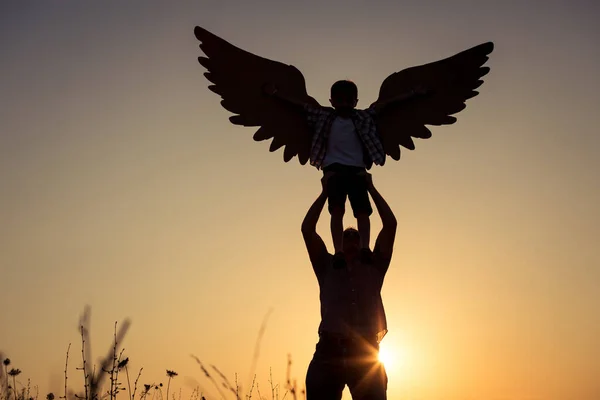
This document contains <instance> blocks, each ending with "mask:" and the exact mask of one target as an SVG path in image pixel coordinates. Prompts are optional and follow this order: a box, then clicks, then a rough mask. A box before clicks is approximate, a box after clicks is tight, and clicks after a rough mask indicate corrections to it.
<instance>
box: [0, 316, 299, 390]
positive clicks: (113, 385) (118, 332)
mask: <svg viewBox="0 0 600 400" xmlns="http://www.w3.org/2000/svg"><path fill="white" fill-rule="evenodd" d="M267 318H268V314H267ZM265 324H266V320H265V321H264V322H263V324H262V325H261V329H260V331H259V338H258V341H257V344H256V346H257V348H256V349H255V358H256V357H257V355H258V347H259V346H260V339H261V337H262V334H263V332H264V329H265ZM89 326H90V308H89V307H86V308H85V309H84V312H83V314H82V316H81V317H80V319H79V331H80V335H81V366H80V367H75V370H76V371H78V373H81V374H82V377H83V382H84V383H83V388H80V389H75V388H70V387H69V385H68V383H69V359H70V357H72V356H73V355H72V354H71V344H70V343H69V345H68V347H67V351H66V357H65V369H64V391H63V393H61V394H55V393H48V394H46V396H45V400H58V399H62V400H169V395H171V396H172V398H171V400H181V389H179V397H178V398H176V396H175V394H174V393H171V392H170V390H171V380H173V379H175V378H176V377H177V375H178V374H177V372H175V371H174V370H170V369H166V370H165V371H166V377H167V384H166V393H165V395H164V396H163V387H164V385H163V383H162V382H159V383H154V382H153V383H144V384H140V377H141V376H142V371H143V368H140V369H139V371H137V375H136V378H135V380H134V381H133V389H132V382H131V379H130V375H129V369H128V365H129V358H128V357H124V356H123V354H124V350H125V349H121V348H120V343H121V342H122V341H123V338H124V337H125V334H126V333H127V330H128V329H129V326H130V321H129V320H125V321H123V322H122V323H121V324H118V323H117V322H115V326H114V334H113V342H112V345H111V350H110V351H109V352H108V354H107V355H106V356H105V357H104V358H102V359H101V361H100V363H99V366H96V365H90V363H89V362H88V360H89V359H91V345H90V344H91V342H90V331H89ZM192 358H194V360H196V363H197V364H198V366H199V367H200V370H201V371H202V373H203V377H204V378H205V379H206V380H207V381H208V382H209V383H210V384H211V385H213V386H214V388H215V389H216V391H217V392H218V394H219V395H218V397H215V398H218V399H226V400H227V399H231V400H252V399H258V400H284V399H290V400H299V396H300V398H302V399H305V398H306V395H305V390H298V388H297V382H296V380H295V379H291V377H290V375H291V373H290V372H291V366H292V361H291V358H290V357H289V356H288V367H287V378H286V384H285V387H284V388H280V385H277V384H274V383H273V376H272V374H270V377H269V384H270V388H269V392H270V393H268V394H269V395H268V396H265V395H263V393H261V392H260V388H259V385H258V382H256V375H254V376H253V380H252V385H251V387H250V389H249V390H248V391H247V393H246V394H243V393H242V389H241V388H240V386H239V384H238V379H237V374H236V375H235V378H234V382H233V383H231V381H230V380H229V379H228V378H227V376H225V374H223V373H222V372H221V371H220V370H219V369H218V368H217V367H216V366H214V365H212V364H211V365H210V366H209V368H206V366H205V365H204V363H202V361H201V360H200V359H199V358H198V357H196V356H194V355H192ZM0 360H2V365H1V368H0V400H40V398H39V397H40V394H39V390H38V386H33V387H31V383H30V381H29V380H27V384H26V385H25V384H23V383H21V382H20V381H18V380H17V376H19V375H20V374H21V372H22V371H21V370H20V369H18V368H14V366H13V362H12V360H10V359H9V358H8V357H6V356H4V355H3V354H2V353H1V352H0ZM71 362H72V360H71ZM255 365H256V359H254V360H253V369H254V366H255ZM253 373H254V370H253V371H251V374H253ZM123 376H125V378H124V379H123ZM281 389H283V390H281ZM124 396H126V397H127V399H124ZM205 396H207V395H205V391H204V390H203V389H202V388H201V387H200V386H197V387H196V388H195V389H194V390H193V391H192V393H191V395H190V398H189V400H211V399H210V398H209V397H205Z"/></svg>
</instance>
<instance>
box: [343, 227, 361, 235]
mask: <svg viewBox="0 0 600 400" xmlns="http://www.w3.org/2000/svg"><path fill="white" fill-rule="evenodd" d="M347 235H359V233H358V231H357V230H356V229H355V228H353V227H349V228H346V229H344V236H347Z"/></svg>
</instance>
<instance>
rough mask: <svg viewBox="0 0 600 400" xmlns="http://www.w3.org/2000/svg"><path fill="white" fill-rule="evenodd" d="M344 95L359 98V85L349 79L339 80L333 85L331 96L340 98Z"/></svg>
mask: <svg viewBox="0 0 600 400" xmlns="http://www.w3.org/2000/svg"><path fill="white" fill-rule="evenodd" d="M344 96H352V97H353V98H355V99H356V98H358V87H356V84H355V83H354V82H352V81H349V80H342V81H337V82H336V83H334V84H333V85H331V98H332V99H335V98H339V97H344Z"/></svg>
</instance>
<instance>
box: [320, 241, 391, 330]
mask: <svg viewBox="0 0 600 400" xmlns="http://www.w3.org/2000/svg"><path fill="white" fill-rule="evenodd" d="M332 258H333V255H331V254H330V253H327V254H325V255H324V256H323V257H321V259H320V260H318V261H317V262H316V263H315V264H313V269H314V271H315V274H316V275H317V280H318V281H319V288H320V300H321V324H320V325H319V332H328V333H334V334H341V335H347V336H351V335H352V334H354V333H359V334H362V335H365V336H367V335H369V336H376V337H377V340H378V341H381V339H383V337H384V336H385V334H386V333H387V320H386V317H385V310H384V308H383V301H382V299H381V288H382V286H383V279H384V277H385V274H386V272H387V269H388V267H389V265H390V260H389V259H385V257H384V256H383V255H382V254H381V252H380V251H379V249H378V248H377V247H375V249H374V250H373V263H372V264H363V263H361V262H360V261H359V260H357V261H356V264H354V265H353V266H352V268H348V267H346V268H340V269H335V268H333V265H332Z"/></svg>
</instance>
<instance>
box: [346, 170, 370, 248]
mask: <svg viewBox="0 0 600 400" xmlns="http://www.w3.org/2000/svg"><path fill="white" fill-rule="evenodd" d="M348 199H349V200H350V205H351V206H352V211H353V212H354V216H355V217H356V220H357V225H358V233H359V235H360V248H361V249H369V248H370V247H369V246H370V242H371V221H370V219H369V217H370V216H371V214H372V213H373V208H372V207H371V202H370V201H369V192H368V190H367V181H366V180H365V177H364V175H362V174H360V173H357V174H356V175H355V176H353V177H352V182H351V183H350V185H349V187H348Z"/></svg>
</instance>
